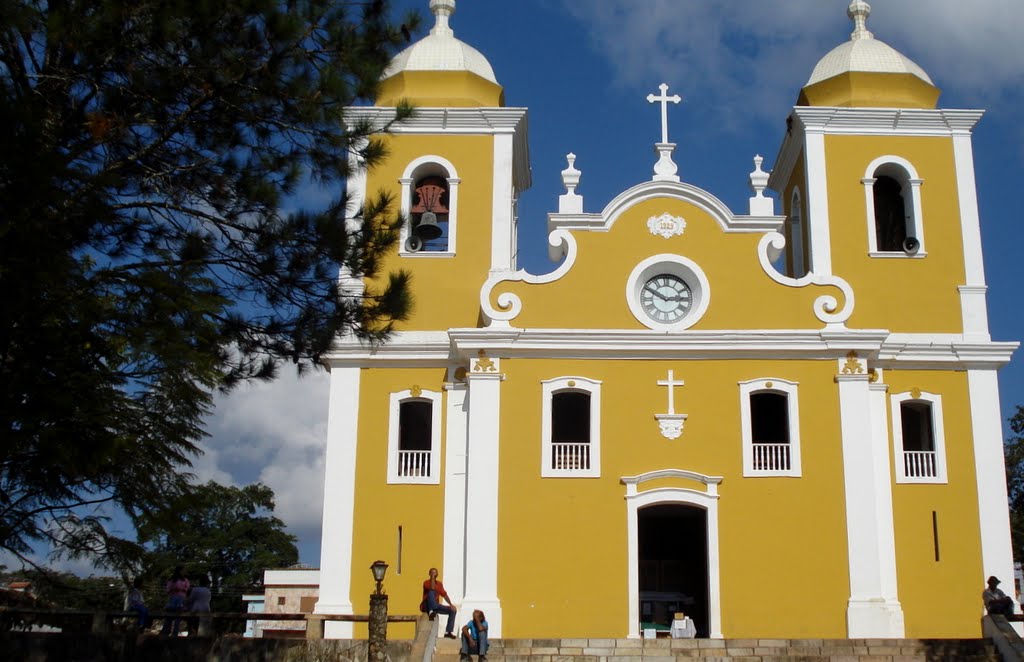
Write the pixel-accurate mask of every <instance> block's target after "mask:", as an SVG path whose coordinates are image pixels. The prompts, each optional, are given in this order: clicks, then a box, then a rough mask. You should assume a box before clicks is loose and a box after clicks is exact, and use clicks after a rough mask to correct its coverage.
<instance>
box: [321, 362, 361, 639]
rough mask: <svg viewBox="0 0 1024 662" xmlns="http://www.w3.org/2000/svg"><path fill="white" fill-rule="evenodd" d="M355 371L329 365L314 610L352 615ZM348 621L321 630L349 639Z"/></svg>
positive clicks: (330, 623)
mask: <svg viewBox="0 0 1024 662" xmlns="http://www.w3.org/2000/svg"><path fill="white" fill-rule="evenodd" d="M359 382H360V369H359V368H358V367H356V366H344V367H339V366H335V367H332V368H331V391H330V397H329V400H328V403H329V404H328V410H327V450H326V457H325V460H324V501H323V502H324V503H325V504H329V507H325V508H324V515H323V528H322V531H323V540H322V541H321V543H320V594H319V598H318V600H317V603H316V607H315V608H314V609H313V611H314V613H317V614H346V615H347V614H353V613H355V612H354V611H353V607H352V595H351V593H352V536H353V524H354V521H355V519H354V518H355V500H356V441H357V439H358V431H359V427H358V425H359V386H360V384H359ZM352 632H353V631H352V623H345V622H341V621H328V622H327V623H326V628H325V630H324V634H325V636H326V637H328V638H331V639H351V638H352V636H353V634H352Z"/></svg>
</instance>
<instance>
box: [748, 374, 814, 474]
mask: <svg viewBox="0 0 1024 662" xmlns="http://www.w3.org/2000/svg"><path fill="white" fill-rule="evenodd" d="M796 387H797V384H796V383H795V382H790V381H787V380H784V379H777V378H773V379H755V380H751V381H748V382H741V383H740V421H741V425H742V435H743V440H742V441H743V475H744V476H750V477H753V476H800V471H801V469H800V428H799V421H800V415H799V408H798V406H797V388H796Z"/></svg>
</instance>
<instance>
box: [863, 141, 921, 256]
mask: <svg viewBox="0 0 1024 662" xmlns="http://www.w3.org/2000/svg"><path fill="white" fill-rule="evenodd" d="M879 170H882V171H883V172H879ZM894 171H895V172H894ZM879 175H886V176H893V175H896V176H895V177H892V178H893V179H895V180H897V181H898V182H899V183H900V185H901V186H902V187H903V188H904V189H905V188H906V187H908V186H909V187H910V198H909V199H907V197H906V191H905V192H904V194H903V195H904V198H903V204H904V212H906V218H907V222H906V233H907V236H908V237H915V238H916V239H917V240H918V242H920V246H919V247H918V249H917V250H916V251H914V252H913V253H907V252H905V251H903V250H898V251H883V250H879V248H878V235H877V228H876V225H877V224H876V222H875V182H876V181H877V177H878V176H879ZM860 181H861V184H863V185H864V204H865V205H866V215H865V218H866V222H867V229H868V234H867V237H868V255H870V256H871V257H896V258H923V257H925V256H926V255H927V253H926V251H925V244H924V216H923V215H922V213H921V184H922V183H923V182H922V180H921V178H920V177H919V176H918V174H917V169H916V168H914V165H913V164H912V163H911V162H910V161H908V160H906V159H905V158H903V157H901V156H896V155H893V154H886V155H885V156H879V157H878V158H877V159H875V160H874V161H872V162H871V163H869V164H868V167H867V168H865V170H864V177H863V178H862V179H861V180H860Z"/></svg>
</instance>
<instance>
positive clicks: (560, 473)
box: [540, 376, 601, 478]
mask: <svg viewBox="0 0 1024 662" xmlns="http://www.w3.org/2000/svg"><path fill="white" fill-rule="evenodd" d="M566 391H573V392H576V393H587V394H589V395H590V468H589V469H554V468H552V466H551V443H552V442H551V409H552V407H551V401H552V398H553V397H554V396H555V394H556V393H563V392H566ZM541 398H542V400H541V422H540V425H541V452H540V458H541V459H540V475H541V477H542V478H600V477H601V382H600V381H599V380H596V379H589V378H587V377H574V376H573V377H555V378H554V379H545V380H542V381H541Z"/></svg>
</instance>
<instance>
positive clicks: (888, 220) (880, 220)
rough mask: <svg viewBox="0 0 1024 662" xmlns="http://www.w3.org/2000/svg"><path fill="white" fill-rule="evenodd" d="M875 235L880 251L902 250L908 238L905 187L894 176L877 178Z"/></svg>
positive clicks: (874, 191)
mask: <svg viewBox="0 0 1024 662" xmlns="http://www.w3.org/2000/svg"><path fill="white" fill-rule="evenodd" d="M872 193H873V194H874V197H875V236H876V237H877V239H878V250H880V251H902V250H903V242H904V241H906V239H907V211H906V205H905V204H904V202H903V187H902V186H901V185H900V183H899V182H898V181H896V180H895V179H893V178H892V177H887V176H885V175H882V176H880V177H876V178H875V186H874V190H873V191H872Z"/></svg>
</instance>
